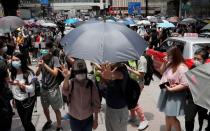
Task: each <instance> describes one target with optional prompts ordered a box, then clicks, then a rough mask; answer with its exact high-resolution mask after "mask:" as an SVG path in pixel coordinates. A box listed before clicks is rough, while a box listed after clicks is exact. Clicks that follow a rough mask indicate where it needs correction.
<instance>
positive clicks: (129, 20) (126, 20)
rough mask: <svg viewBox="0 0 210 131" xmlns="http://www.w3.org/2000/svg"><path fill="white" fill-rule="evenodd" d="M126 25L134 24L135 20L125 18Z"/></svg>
mask: <svg viewBox="0 0 210 131" xmlns="http://www.w3.org/2000/svg"><path fill="white" fill-rule="evenodd" d="M124 20H125V22H126V24H127V25H133V24H136V22H135V21H134V20H133V19H132V18H125V19H124Z"/></svg>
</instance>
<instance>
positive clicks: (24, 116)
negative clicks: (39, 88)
mask: <svg viewBox="0 0 210 131" xmlns="http://www.w3.org/2000/svg"><path fill="white" fill-rule="evenodd" d="M27 99H28V98H27ZM27 99H26V100H24V101H18V100H15V103H16V108H17V112H18V114H19V116H20V119H21V122H22V124H23V127H24V129H25V131H36V129H35V127H34V125H33V123H32V121H31V118H32V113H33V109H34V104H35V100H36V99H35V96H33V97H31V99H34V100H33V101H32V103H31V104H30V106H29V107H24V106H23V104H24V103H26V102H27Z"/></svg>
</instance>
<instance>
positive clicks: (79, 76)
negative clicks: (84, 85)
mask: <svg viewBox="0 0 210 131" xmlns="http://www.w3.org/2000/svg"><path fill="white" fill-rule="evenodd" d="M86 76H87V75H86V74H77V75H76V76H75V78H76V79H77V80H78V81H83V80H85V79H86Z"/></svg>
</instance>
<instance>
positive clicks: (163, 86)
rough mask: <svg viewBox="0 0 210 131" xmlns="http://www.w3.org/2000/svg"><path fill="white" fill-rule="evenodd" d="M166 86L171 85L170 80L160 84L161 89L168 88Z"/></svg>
mask: <svg viewBox="0 0 210 131" xmlns="http://www.w3.org/2000/svg"><path fill="white" fill-rule="evenodd" d="M166 86H170V83H169V82H164V83H162V84H160V85H159V87H160V89H164V88H166Z"/></svg>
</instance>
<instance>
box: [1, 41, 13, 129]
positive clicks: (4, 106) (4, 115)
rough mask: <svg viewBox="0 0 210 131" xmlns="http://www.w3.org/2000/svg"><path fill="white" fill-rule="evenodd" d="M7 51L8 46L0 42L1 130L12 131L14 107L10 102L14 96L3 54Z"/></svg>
mask: <svg viewBox="0 0 210 131" xmlns="http://www.w3.org/2000/svg"><path fill="white" fill-rule="evenodd" d="M6 51H7V48H6V46H5V45H4V44H3V43H2V42H0V129H1V131H11V124H12V116H13V111H12V106H11V104H10V100H12V98H13V95H12V92H11V90H10V89H9V86H8V82H7V79H8V72H7V64H6V62H5V61H6V60H5V59H4V58H3V54H4V53H5V52H6Z"/></svg>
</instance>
